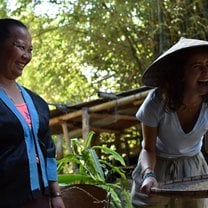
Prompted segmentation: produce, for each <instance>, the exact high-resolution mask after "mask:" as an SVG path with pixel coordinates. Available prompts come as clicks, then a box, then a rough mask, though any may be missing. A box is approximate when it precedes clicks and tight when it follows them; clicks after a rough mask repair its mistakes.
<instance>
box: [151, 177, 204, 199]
mask: <svg viewBox="0 0 208 208" xmlns="http://www.w3.org/2000/svg"><path fill="white" fill-rule="evenodd" d="M151 193H152V194H157V195H162V196H169V197H184V196H187V197H194V198H208V175H201V176H194V177H187V178H183V179H180V180H171V181H166V182H162V183H159V186H158V187H153V188H152V189H151Z"/></svg>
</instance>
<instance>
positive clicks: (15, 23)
mask: <svg viewBox="0 0 208 208" xmlns="http://www.w3.org/2000/svg"><path fill="white" fill-rule="evenodd" d="M13 27H22V28H24V29H26V30H27V29H28V28H27V26H26V25H25V24H24V23H22V22H21V21H19V20H16V19H12V18H2V19H0V44H2V43H4V42H5V40H7V39H8V38H10V37H11V32H12V30H11V29H12V28H13Z"/></svg>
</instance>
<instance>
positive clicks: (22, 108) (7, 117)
mask: <svg viewBox="0 0 208 208" xmlns="http://www.w3.org/2000/svg"><path fill="white" fill-rule="evenodd" d="M0 47H1V50H0V178H1V180H0V187H1V189H0V207H2V208H3V207H5V208H14V207H15V208H29V207H31V208H32V207H33V208H49V207H50V203H51V205H52V207H53V208H64V204H63V201H62V198H61V194H60V188H59V185H58V183H57V172H56V160H55V146H54V143H53V141H52V139H51V137H50V132H49V109H48V105H47V103H46V102H45V101H44V100H43V99H42V98H41V97H40V96H38V95H37V94H35V93H33V92H32V91H30V90H28V89H26V88H24V87H23V86H21V85H20V84H18V83H17V82H16V79H17V78H18V77H20V76H21V75H22V73H23V71H24V68H25V66H26V65H27V64H28V63H29V62H30V61H31V59H32V37H31V35H30V33H29V31H28V28H27V27H26V26H25V25H24V24H23V23H22V22H20V21H18V20H15V19H9V18H5V19H0ZM50 199H51V202H50Z"/></svg>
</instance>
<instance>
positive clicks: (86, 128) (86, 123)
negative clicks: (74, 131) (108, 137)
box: [82, 107, 90, 139]
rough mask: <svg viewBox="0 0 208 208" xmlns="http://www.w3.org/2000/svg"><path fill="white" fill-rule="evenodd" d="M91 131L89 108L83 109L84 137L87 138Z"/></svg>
mask: <svg viewBox="0 0 208 208" xmlns="http://www.w3.org/2000/svg"><path fill="white" fill-rule="evenodd" d="M89 132H90V117H89V108H87V107H85V108H83V109H82V137H83V139H86V138H87V136H88V134H89Z"/></svg>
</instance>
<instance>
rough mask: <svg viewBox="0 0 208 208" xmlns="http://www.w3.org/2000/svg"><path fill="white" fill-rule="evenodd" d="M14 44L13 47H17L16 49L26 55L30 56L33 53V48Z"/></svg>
mask: <svg viewBox="0 0 208 208" xmlns="http://www.w3.org/2000/svg"><path fill="white" fill-rule="evenodd" d="M12 44H13V46H15V47H16V48H18V49H19V50H21V51H22V52H24V53H28V54H31V53H32V47H27V46H26V45H25V44H24V43H20V42H13V43H12Z"/></svg>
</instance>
